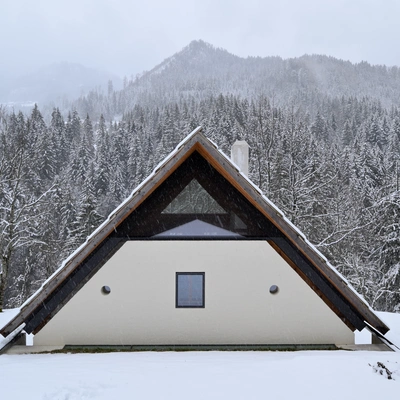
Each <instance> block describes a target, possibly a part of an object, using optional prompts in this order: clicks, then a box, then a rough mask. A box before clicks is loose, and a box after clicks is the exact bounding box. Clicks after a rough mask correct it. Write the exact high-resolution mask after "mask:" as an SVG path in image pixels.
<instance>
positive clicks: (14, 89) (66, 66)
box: [0, 62, 122, 106]
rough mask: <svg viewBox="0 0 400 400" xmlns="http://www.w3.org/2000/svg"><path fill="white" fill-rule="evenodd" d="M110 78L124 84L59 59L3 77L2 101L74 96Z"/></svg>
mask: <svg viewBox="0 0 400 400" xmlns="http://www.w3.org/2000/svg"><path fill="white" fill-rule="evenodd" d="M109 80H112V81H113V83H114V85H115V86H117V87H121V86H122V85H121V79H120V78H118V77H117V76H115V75H112V74H110V73H107V72H103V71H98V70H96V69H92V68H87V67H85V66H83V65H81V64H74V63H67V62H63V63H58V64H51V65H48V66H45V67H42V68H40V69H38V70H36V71H35V72H33V73H30V74H27V75H23V76H19V77H17V78H14V79H10V80H7V79H5V80H4V81H5V82H4V81H3V84H2V86H0V102H3V103H6V104H10V103H11V104H15V105H16V106H19V105H27V104H28V105H29V104H32V103H40V104H45V103H48V102H60V101H62V100H65V99H69V100H72V99H75V98H77V97H79V96H80V95H82V94H87V93H88V92H89V91H90V90H93V89H95V88H97V87H101V88H106V87H107V83H108V81H109Z"/></svg>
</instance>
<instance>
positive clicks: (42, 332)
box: [0, 127, 389, 350]
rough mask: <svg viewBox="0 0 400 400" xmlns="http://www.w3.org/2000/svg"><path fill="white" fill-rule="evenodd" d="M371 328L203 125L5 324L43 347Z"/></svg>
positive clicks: (335, 277)
mask: <svg viewBox="0 0 400 400" xmlns="http://www.w3.org/2000/svg"><path fill="white" fill-rule="evenodd" d="M233 153H235V157H236V160H238V161H237V162H238V163H241V162H242V161H244V163H245V162H246V157H248V152H247V153H246V149H244V150H243V144H239V146H237V147H236V149H235V150H234V151H233ZM365 327H366V328H368V329H370V330H371V331H372V332H373V333H374V335H376V336H379V337H382V336H383V335H384V334H385V333H386V332H387V331H388V330H389V328H388V327H387V326H386V325H385V324H384V323H383V322H382V321H381V320H380V319H379V318H378V317H377V315H375V313H374V312H373V311H372V310H371V309H370V307H369V306H368V304H366V303H365V302H364V300H363V299H362V298H360V296H359V295H358V294H357V293H356V292H355V291H354V290H353V288H352V287H351V286H350V285H349V284H348V283H347V282H346V280H345V279H344V278H343V277H342V276H340V275H339V274H338V273H337V272H336V270H335V269H334V268H333V267H332V266H331V265H330V264H329V263H328V262H327V260H326V259H325V258H324V257H323V256H322V255H321V254H320V253H319V252H318V251H317V250H316V249H315V248H314V247H313V246H312V245H311V244H310V243H309V242H308V241H307V239H306V238H305V237H304V235H303V234H302V233H301V232H300V231H299V230H298V229H297V228H296V227H294V226H293V225H292V224H291V223H290V222H289V221H288V220H287V219H286V218H285V217H284V215H283V214H282V212H281V211H280V210H279V209H278V208H277V207H275V206H274V205H273V204H272V203H271V202H270V201H269V200H268V199H267V198H266V197H264V196H263V195H262V193H261V192H260V190H259V189H258V188H257V187H256V186H255V185H254V184H253V183H252V182H251V181H250V180H249V179H248V178H247V177H246V174H245V173H243V172H241V171H240V170H239V169H238V167H237V165H236V164H235V163H234V162H232V161H231V160H230V159H229V158H227V157H226V156H225V155H224V154H223V153H222V152H220V151H219V150H218V148H217V147H216V146H215V145H214V144H213V143H212V142H211V141H210V140H208V139H207V138H206V137H205V136H204V135H203V134H202V132H201V128H200V127H199V128H197V129H195V130H194V131H193V132H192V133H191V134H190V135H189V136H188V137H187V138H186V139H185V140H183V141H182V142H181V143H180V144H179V145H178V146H177V148H176V149H175V150H174V151H173V152H172V153H171V154H170V155H169V156H168V157H167V158H166V159H165V160H164V161H163V162H161V163H160V164H159V165H158V166H157V167H156V169H155V170H154V171H153V173H152V174H151V175H150V176H149V177H148V178H147V179H146V180H145V181H144V182H143V183H142V184H141V185H140V186H139V187H137V188H136V189H135V190H134V191H133V193H132V194H131V196H130V197H129V198H128V199H127V200H126V201H124V202H123V203H122V204H121V205H120V206H119V207H118V208H117V209H116V210H115V211H114V212H113V213H112V214H111V215H110V216H109V217H108V219H107V220H106V221H105V222H104V223H103V224H102V225H101V226H100V227H99V228H98V229H97V230H96V231H95V232H94V233H93V234H92V235H91V236H90V237H89V238H88V239H87V241H86V242H85V243H84V244H83V245H82V246H81V247H80V248H79V249H78V250H77V251H76V252H75V253H73V254H72V255H71V256H70V257H69V258H68V259H67V260H66V261H65V262H64V264H63V265H62V267H61V268H60V269H59V270H58V271H57V272H56V273H55V274H53V276H51V277H50V278H49V279H48V280H47V281H46V282H45V283H44V284H43V286H42V288H41V289H40V290H39V291H38V292H37V293H36V294H34V295H33V296H32V297H31V298H30V299H29V300H28V301H27V302H26V303H25V304H24V305H23V306H22V308H21V310H20V312H19V314H18V315H17V316H16V317H15V318H14V319H12V320H11V321H10V322H9V323H8V324H7V325H6V326H4V327H3V328H2V329H1V330H0V333H1V334H2V335H3V336H4V337H5V338H8V341H9V342H10V344H12V343H17V340H18V337H20V336H21V334H22V333H27V334H33V335H34V339H33V347H32V349H34V350H35V349H36V350H40V349H55V348H62V347H64V346H153V347H154V346H193V345H196V346H288V345H296V346H322V347H323V346H328V345H349V344H352V343H354V331H356V330H362V329H364V328H365Z"/></svg>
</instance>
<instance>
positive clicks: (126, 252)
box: [34, 240, 354, 346]
mask: <svg viewBox="0 0 400 400" xmlns="http://www.w3.org/2000/svg"><path fill="white" fill-rule="evenodd" d="M176 272H204V273H205V307H204V308H176V307H175V276H176ZM104 285H107V286H109V287H110V289H111V293H110V294H108V295H104V294H103V293H102V291H101V288H102V287H103V286H104ZM272 285H277V286H278V287H279V291H278V293H277V294H271V293H270V292H269V288H270V287H271V286H272ZM352 343H354V335H353V332H352V331H351V330H350V329H349V328H348V327H347V326H346V325H345V324H344V323H343V322H342V321H341V320H340V319H339V317H338V316H337V315H336V314H335V313H334V312H333V311H332V310H331V309H330V308H329V307H328V306H327V305H326V304H325V303H324V302H323V301H322V300H321V299H320V298H319V297H318V295H317V294H316V293H315V292H314V291H313V290H312V289H311V288H310V287H309V286H308V285H307V284H306V283H305V282H304V281H303V280H302V279H301V278H300V277H299V276H298V275H297V273H296V272H295V271H293V269H292V268H291V267H290V266H289V265H288V264H287V263H286V262H285V261H284V260H283V259H282V258H281V257H280V256H279V255H278V254H277V253H276V251H275V250H274V249H273V248H272V247H271V246H270V245H269V244H268V243H267V242H265V241H235V240H232V241H128V242H126V243H125V244H124V245H123V246H122V248H121V249H120V250H119V251H118V252H117V253H116V254H115V255H114V256H113V257H112V258H111V259H110V260H109V261H108V262H107V263H106V264H105V265H104V266H103V267H102V268H101V269H100V271H99V272H97V274H96V275H95V276H94V277H93V278H92V279H90V281H89V282H88V283H87V284H86V285H85V286H84V287H83V288H82V289H81V290H80V291H79V292H78V293H77V294H76V295H75V296H74V297H73V298H72V299H71V300H70V301H69V302H68V303H67V304H66V305H65V306H64V307H63V308H62V309H61V310H60V311H59V312H58V313H57V314H56V315H55V317H54V318H53V319H52V320H50V322H49V323H48V324H47V325H45V326H44V328H43V329H42V330H41V331H40V332H39V333H38V334H37V335H36V336H35V338H34V345H35V346H36V345H41V346H44V345H47V346H63V345H66V344H70V345H150V344H153V345H168V344H171V345H173V344H176V345H179V344H182V345H183V344H236V345H239V344H352Z"/></svg>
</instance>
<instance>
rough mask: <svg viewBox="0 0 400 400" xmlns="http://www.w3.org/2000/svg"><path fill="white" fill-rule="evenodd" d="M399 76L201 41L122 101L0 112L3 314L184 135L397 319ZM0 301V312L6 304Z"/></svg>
mask: <svg viewBox="0 0 400 400" xmlns="http://www.w3.org/2000/svg"><path fill="white" fill-rule="evenodd" d="M399 100H400V69H399V68H397V67H391V68H387V67H384V66H371V65H369V64H367V63H360V64H356V65H354V64H351V63H349V62H344V61H341V60H337V59H334V58H331V57H326V56H317V55H314V56H304V57H301V58H297V59H289V60H282V59H280V58H278V57H269V58H247V59H243V58H239V57H236V56H233V55H231V54H229V53H228V52H226V51H224V50H221V49H216V48H214V47H212V46H210V45H208V44H206V43H204V42H201V41H199V42H192V43H191V44H190V45H189V46H188V47H186V48H185V49H184V50H183V51H182V52H180V53H177V54H175V55H174V56H173V57H171V58H169V59H167V60H165V61H164V62H163V63H161V64H160V65H159V66H157V67H156V68H154V69H153V70H152V71H149V72H147V73H144V74H142V75H141V76H140V77H136V78H135V79H128V78H125V80H124V87H123V89H122V90H114V87H113V85H112V83H111V82H110V83H109V85H108V90H107V91H101V90H94V91H92V92H90V93H89V94H88V95H86V96H82V97H80V98H78V99H76V100H75V101H73V102H65V103H64V104H58V105H53V106H54V107H53V106H43V107H42V106H41V107H40V108H39V107H38V106H35V107H34V108H33V110H32V112H31V113H30V114H29V115H24V114H22V113H21V112H12V111H10V110H7V109H5V108H0V187H1V190H0V255H1V266H2V270H3V274H2V275H1V276H2V278H1V281H0V305H1V304H3V305H4V306H5V307H15V306H18V305H20V304H21V303H22V302H23V301H24V300H25V299H26V298H27V297H29V296H30V295H31V294H32V293H33V291H35V290H36V289H37V288H38V287H39V286H40V285H41V284H42V282H43V281H44V280H45V279H46V278H47V277H48V276H49V275H50V274H51V273H52V272H54V271H55V270H56V269H57V268H58V267H59V266H60V263H61V262H62V260H63V259H65V258H66V257H67V256H68V255H69V254H70V253H71V252H72V251H73V250H74V249H76V248H77V247H78V246H79V245H80V244H81V243H83V242H84V240H85V239H86V237H87V236H88V235H89V234H90V233H91V232H92V231H93V230H94V229H95V228H96V227H97V226H98V225H99V224H100V223H101V222H102V221H103V220H104V219H105V218H106V217H107V216H108V214H109V213H110V212H111V211H112V210H113V209H114V208H115V207H116V206H117V205H118V204H119V203H120V202H121V201H122V200H123V199H124V198H126V197H127V196H128V195H129V194H130V193H131V191H132V190H133V189H134V188H135V187H136V186H137V185H138V184H139V183H140V182H141V181H142V180H143V179H144V178H146V177H147V175H148V174H149V173H150V172H151V171H152V169H153V168H154V166H155V165H156V164H157V163H158V162H159V161H161V160H162V159H163V158H164V157H165V156H166V155H167V154H168V153H169V152H170V151H171V150H172V149H173V148H174V147H175V146H176V144H177V143H178V142H179V141H180V140H182V139H183V138H184V137H185V136H186V135H187V134H188V133H190V132H191V130H192V129H194V128H195V127H197V126H199V125H201V126H203V128H204V132H205V134H206V135H207V136H208V137H209V138H210V139H212V140H213V141H214V142H215V143H217V144H218V145H219V147H220V148H221V149H222V151H223V152H225V153H226V154H230V147H231V145H232V144H233V142H234V141H235V140H236V139H245V140H246V141H247V142H248V143H249V145H250V178H251V179H252V181H253V182H254V183H255V184H257V185H258V186H259V187H260V188H261V190H262V191H263V192H264V193H265V195H266V196H267V197H269V198H270V199H271V200H272V201H273V202H274V203H275V204H276V205H277V206H278V207H279V208H280V209H281V210H282V211H284V213H285V214H286V216H287V217H288V218H289V219H290V220H291V221H292V222H293V223H294V224H295V225H297V226H298V227H299V228H300V229H301V230H302V231H303V232H304V233H305V234H306V236H307V237H308V238H309V240H310V241H311V242H312V243H313V244H314V245H315V246H316V247H317V248H318V249H319V250H320V251H321V252H322V253H323V254H324V255H326V256H327V258H328V259H329V260H330V261H331V262H332V263H333V265H335V266H336V267H337V269H338V270H339V271H340V272H341V273H342V274H343V275H344V276H345V277H346V278H347V279H348V280H349V281H350V282H351V283H352V284H353V285H354V287H355V288H356V289H357V291H358V292H359V293H361V294H362V295H363V296H364V297H365V299H366V300H367V301H368V302H369V303H370V304H371V305H372V307H373V308H375V309H378V310H386V311H397V312H400V289H399V288H400V108H399V104H400V103H399ZM3 295H4V302H3V301H2V300H3V298H2V297H3Z"/></svg>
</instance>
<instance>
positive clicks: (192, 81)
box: [121, 40, 400, 109]
mask: <svg viewBox="0 0 400 400" xmlns="http://www.w3.org/2000/svg"><path fill="white" fill-rule="evenodd" d="M220 93H221V94H228V93H230V94H235V95H240V96H243V97H247V98H253V97H255V96H260V95H264V96H268V97H270V98H272V99H273V100H274V103H275V104H276V105H285V104H287V103H288V102H297V101H303V100H304V97H307V98H308V100H307V101H309V102H311V101H313V100H312V98H316V97H318V98H333V97H342V96H347V97H364V96H368V97H371V98H374V99H376V100H379V101H380V102H381V103H382V104H383V105H384V106H390V105H391V104H393V103H398V102H399V100H400V69H399V68H398V67H386V66H382V65H370V64H369V63H367V62H361V63H357V64H353V63H351V62H350V61H343V60H340V59H337V58H334V57H331V56H326V55H303V56H301V57H298V58H289V59H282V58H281V57H278V56H271V57H264V58H262V57H247V58H242V57H239V56H236V55H233V54H230V53H229V52H228V51H226V50H224V49H220V48H216V47H214V46H212V45H211V44H208V43H206V42H204V41H201V40H199V41H193V42H191V43H190V44H189V45H188V46H186V47H185V48H184V49H183V50H182V51H180V52H178V53H176V54H174V55H173V56H171V57H169V58H167V59H166V60H164V61H163V62H162V63H160V64H159V65H157V66H156V67H155V68H153V69H152V70H150V71H148V72H145V73H143V74H142V75H140V76H139V77H138V78H137V79H136V80H134V81H130V82H129V85H128V86H127V87H125V89H124V90H123V91H122V93H121V95H122V97H124V102H125V105H126V107H127V109H129V108H131V107H132V106H134V104H136V103H143V102H154V101H156V102H160V101H161V103H164V104H165V102H169V101H178V100H179V98H181V97H182V96H183V97H188V96H195V97H196V98H207V97H209V96H210V95H212V96H215V95H218V94H220Z"/></svg>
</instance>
